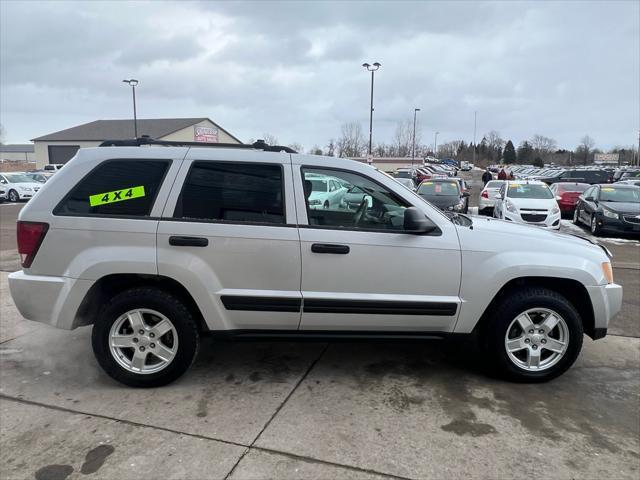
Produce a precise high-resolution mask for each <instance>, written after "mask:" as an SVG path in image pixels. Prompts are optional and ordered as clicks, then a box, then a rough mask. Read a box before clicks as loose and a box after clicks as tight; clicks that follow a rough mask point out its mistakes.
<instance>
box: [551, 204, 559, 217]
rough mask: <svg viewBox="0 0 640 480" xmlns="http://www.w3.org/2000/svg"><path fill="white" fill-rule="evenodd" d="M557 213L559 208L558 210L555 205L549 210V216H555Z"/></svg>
mask: <svg viewBox="0 0 640 480" xmlns="http://www.w3.org/2000/svg"><path fill="white" fill-rule="evenodd" d="M558 213H560V208H558V206H557V205H556V206H555V207H553V208H552V209H551V215H556V214H558Z"/></svg>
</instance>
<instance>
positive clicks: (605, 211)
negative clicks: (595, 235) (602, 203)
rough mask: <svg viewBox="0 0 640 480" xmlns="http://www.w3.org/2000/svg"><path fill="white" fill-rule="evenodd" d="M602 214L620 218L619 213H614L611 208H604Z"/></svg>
mask: <svg viewBox="0 0 640 480" xmlns="http://www.w3.org/2000/svg"><path fill="white" fill-rule="evenodd" d="M602 214H603V215H604V216H605V217H608V218H619V217H618V214H617V213H614V212H612V211H611V210H608V209H606V208H603V209H602Z"/></svg>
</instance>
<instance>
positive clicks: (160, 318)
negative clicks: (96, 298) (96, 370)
mask: <svg viewBox="0 0 640 480" xmlns="http://www.w3.org/2000/svg"><path fill="white" fill-rule="evenodd" d="M91 341H92V346H93V351H94V354H95V356H96V359H97V360H98V363H100V366H101V367H102V368H103V369H104V371H105V372H106V373H107V374H109V375H110V376H111V377H112V378H114V379H115V380H117V381H119V382H121V383H124V384H125V385H129V386H132V387H159V386H162V385H166V384H168V383H170V382H172V381H174V380H175V379H177V378H178V377H180V376H181V375H182V374H183V373H184V372H185V371H186V370H187V369H188V368H189V367H190V366H191V364H192V363H193V360H194V359H195V356H196V353H197V350H198V342H199V334H198V329H197V324H196V321H195V319H194V318H193V315H192V314H191V312H190V311H189V309H187V308H186V307H185V305H184V304H183V303H182V302H181V301H180V300H178V299H177V298H175V297H174V296H172V295H171V294H169V293H168V292H165V291H163V290H160V289H156V288H144V287H142V288H134V289H131V290H127V291H124V292H122V293H120V294H118V295H116V296H114V297H113V298H112V299H111V300H110V301H109V302H108V303H107V305H106V306H105V308H104V309H103V310H102V312H101V314H100V317H99V318H98V320H97V321H96V323H95V324H94V326H93V332H92V337H91Z"/></svg>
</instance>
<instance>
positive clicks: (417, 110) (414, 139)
mask: <svg viewBox="0 0 640 480" xmlns="http://www.w3.org/2000/svg"><path fill="white" fill-rule="evenodd" d="M419 111H420V109H419V108H414V109H413V142H412V146H411V165H412V166H413V161H414V160H415V158H416V113H418V112H419Z"/></svg>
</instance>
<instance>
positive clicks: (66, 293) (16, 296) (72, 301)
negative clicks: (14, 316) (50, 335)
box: [9, 271, 93, 330]
mask: <svg viewBox="0 0 640 480" xmlns="http://www.w3.org/2000/svg"><path fill="white" fill-rule="evenodd" d="M92 285H93V281H92V280H77V279H74V278H68V277H49V276H42V275H28V274H26V273H24V271H19V272H13V273H11V274H10V275H9V290H10V292H11V297H12V298H13V301H14V302H15V304H16V307H17V308H18V311H19V312H20V314H21V315H22V316H23V317H24V318H26V319H28V320H33V321H35V322H41V323H46V324H49V325H51V326H53V327H57V328H63V329H65V330H71V329H72V328H74V327H75V326H74V320H75V317H76V313H77V312H78V307H79V306H80V303H81V302H82V300H83V299H84V297H85V295H86V293H87V292H88V291H89V288H91V286H92Z"/></svg>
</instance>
